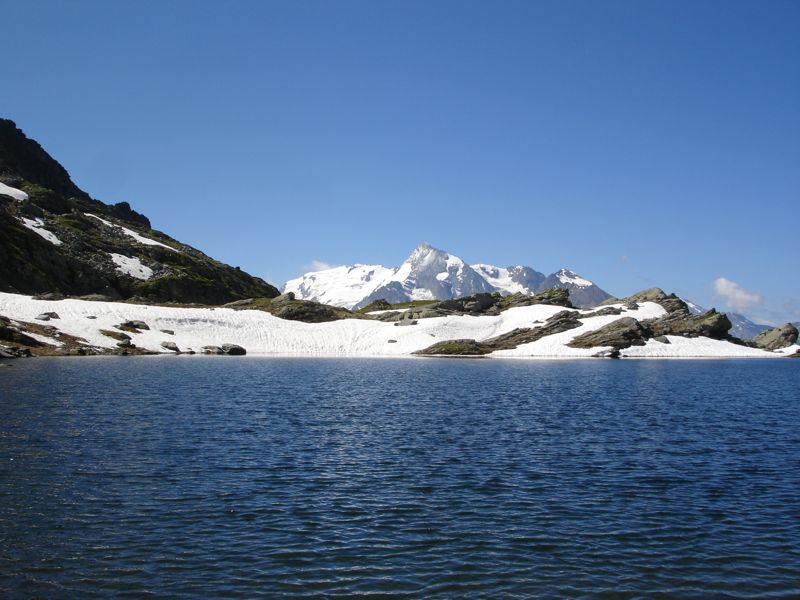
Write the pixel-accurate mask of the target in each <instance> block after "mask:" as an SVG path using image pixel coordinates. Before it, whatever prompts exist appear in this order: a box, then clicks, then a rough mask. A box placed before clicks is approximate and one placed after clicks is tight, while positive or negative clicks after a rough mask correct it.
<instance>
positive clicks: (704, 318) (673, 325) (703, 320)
mask: <svg viewBox="0 0 800 600" xmlns="http://www.w3.org/2000/svg"><path fill="white" fill-rule="evenodd" d="M642 323H643V325H644V327H645V328H646V329H647V330H648V331H649V335H650V337H658V336H662V335H680V336H683V337H709V338H711V339H714V340H724V339H727V338H728V331H729V330H730V328H731V322H730V320H729V319H728V317H727V315H725V314H723V313H718V312H717V311H716V310H714V309H713V308H712V309H711V310H709V311H708V312H707V313H705V314H702V315H697V316H695V315H692V314H691V313H689V311H688V310H686V311H684V310H676V311H673V312H671V313H668V314H666V315H664V316H663V317H659V318H657V319H649V320H647V321H643V322H642Z"/></svg>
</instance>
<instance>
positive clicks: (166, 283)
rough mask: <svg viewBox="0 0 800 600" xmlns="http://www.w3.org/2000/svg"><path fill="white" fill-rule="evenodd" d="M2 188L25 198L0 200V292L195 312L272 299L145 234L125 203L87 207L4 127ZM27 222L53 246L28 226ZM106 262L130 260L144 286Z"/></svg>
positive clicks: (252, 281) (263, 287)
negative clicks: (193, 306) (144, 303)
mask: <svg viewBox="0 0 800 600" xmlns="http://www.w3.org/2000/svg"><path fill="white" fill-rule="evenodd" d="M0 183H4V184H6V185H8V186H11V187H13V188H16V189H18V190H21V191H23V192H25V193H26V194H27V195H28V199H27V200H17V199H14V198H12V197H10V196H6V195H2V194H0V291H5V292H15V293H22V294H41V293H47V292H55V293H60V294H64V295H71V296H81V295H86V294H103V295H105V296H108V297H109V298H111V299H129V298H132V297H138V298H142V299H145V300H148V301H151V302H180V303H202V304H222V303H225V302H231V301H234V300H239V299H242V298H251V297H267V298H272V297H275V296H277V295H278V294H279V292H278V290H277V289H276V288H275V287H273V286H271V285H270V284H268V283H267V282H265V281H263V280H262V279H259V278H258V277H253V276H252V275H249V274H247V273H245V272H243V271H241V270H240V269H238V268H236V267H231V266H229V265H226V264H224V263H221V262H219V261H216V260H214V259H212V258H210V257H208V256H206V255H205V254H203V253H202V252H200V251H199V250H197V249H195V248H192V247H190V246H187V245H185V244H181V243H180V242H178V241H177V240H175V239H173V238H171V237H169V236H168V235H166V234H164V233H162V232H160V231H156V230H154V229H152V228H151V226H150V221H149V220H148V218H147V217H145V216H144V215H142V214H140V213H138V212H136V211H135V210H133V209H132V208H131V207H130V205H129V204H128V203H127V202H120V203H118V204H105V203H103V202H100V201H99V200H95V199H92V198H91V197H90V196H89V194H87V193H86V192H84V191H83V190H81V189H80V188H78V186H76V185H75V183H74V182H73V181H72V180H71V179H70V176H69V174H68V173H67V171H66V170H65V169H64V167H62V166H61V165H60V164H59V163H58V162H57V161H56V160H55V159H53V158H52V157H51V156H50V155H49V154H48V153H47V152H46V151H45V150H44V149H43V148H42V147H41V146H40V145H39V144H38V143H37V142H35V141H34V140H31V139H29V138H27V137H26V136H25V134H24V133H23V132H22V131H20V130H19V129H18V128H17V127H16V125H15V124H14V123H13V122H12V121H9V120H7V119H0ZM88 215H95V216H96V217H99V219H98V218H94V217H91V216H88ZM101 219H102V220H101ZM25 220H27V223H28V225H30V224H31V223H36V224H37V225H36V226H37V227H38V228H39V230H40V231H43V232H45V233H49V234H52V235H53V236H55V238H56V239H57V240H58V241H60V242H61V243H60V244H56V243H54V242H52V241H48V240H47V239H45V237H43V235H42V234H40V233H37V232H36V231H33V230H32V229H31V228H30V227H26V226H25V223H26V221H25ZM126 230H127V231H126ZM132 234H133V235H132ZM135 235H139V236H142V237H143V238H145V239H146V240H150V241H151V242H144V243H143V242H142V241H141V240H140V239H136V238H135ZM112 255H117V257H119V256H122V257H125V258H126V259H129V260H134V261H138V262H137V263H136V264H141V265H142V266H143V267H145V268H146V269H148V270H149V271H148V273H149V272H150V271H151V272H152V273H151V274H150V276H149V277H148V278H146V279H145V278H144V275H143V276H140V277H135V276H131V274H129V273H126V272H125V269H122V268H120V267H119V265H118V264H117V263H115V262H114V257H112ZM117 260H123V259H119V258H117ZM128 271H130V270H128Z"/></svg>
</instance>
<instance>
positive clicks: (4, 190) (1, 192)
mask: <svg viewBox="0 0 800 600" xmlns="http://www.w3.org/2000/svg"><path fill="white" fill-rule="evenodd" d="M0 196H10V197H12V198H13V199H14V200H19V201H20V202H22V201H23V200H27V199H28V194H26V193H25V192H23V191H22V190H18V189H17V188H13V187H11V186H10V185H6V184H5V183H3V182H0Z"/></svg>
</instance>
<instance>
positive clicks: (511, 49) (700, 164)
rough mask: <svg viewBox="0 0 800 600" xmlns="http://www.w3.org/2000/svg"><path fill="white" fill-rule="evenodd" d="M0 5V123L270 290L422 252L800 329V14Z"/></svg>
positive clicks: (681, 8) (431, 4) (413, 5)
mask: <svg viewBox="0 0 800 600" xmlns="http://www.w3.org/2000/svg"><path fill="white" fill-rule="evenodd" d="M0 9H1V10H0V14H2V15H3V69H2V71H3V74H2V79H1V80H0V114H2V115H3V116H5V117H8V118H11V119H14V120H15V121H16V122H17V124H18V125H19V126H20V127H21V128H22V129H23V130H24V131H25V132H26V133H27V134H28V135H29V136H31V137H33V138H35V139H37V140H39V141H40V142H41V143H42V144H43V145H44V146H45V148H46V149H47V150H48V151H50V153H51V154H52V155H53V156H54V157H56V158H57V159H58V160H59V161H61V162H62V163H63V164H64V165H65V166H66V167H67V169H68V170H69V171H70V173H71V174H72V176H73V179H74V180H75V181H76V183H77V184H78V185H80V186H81V187H83V188H84V189H85V190H86V191H88V192H89V193H90V194H92V195H93V196H94V197H96V198H99V199H101V200H104V201H107V202H119V201H122V200H127V201H129V202H130V203H131V204H132V205H133V206H134V207H135V208H136V209H137V210H139V211H141V212H144V213H145V214H147V215H148V216H149V217H150V218H151V220H152V222H153V224H154V226H155V227H156V228H158V229H161V230H163V231H166V232H168V233H170V234H171V235H173V236H174V237H176V238H178V239H180V240H182V241H184V242H187V243H190V244H193V245H195V246H196V247H198V248H200V249H202V250H204V251H205V252H206V253H208V254H210V255H212V256H214V257H216V258H219V259H220V260H223V261H225V262H228V263H231V264H234V265H240V266H241V267H242V268H244V269H246V270H247V271H249V272H251V273H254V274H256V275H260V276H263V277H265V278H267V279H269V280H271V281H273V282H275V283H277V284H279V285H280V284H281V283H283V281H284V280H286V279H288V278H290V277H294V276H297V275H299V274H300V273H301V272H303V271H304V270H306V267H307V266H308V265H309V264H311V263H312V261H324V262H326V263H330V264H346V263H354V262H362V263H372V262H374V263H383V264H386V265H397V264H399V263H400V262H401V261H402V260H403V259H404V258H405V257H406V255H407V254H408V253H409V252H410V251H411V250H412V248H413V247H414V246H415V245H416V244H417V243H419V242H421V241H428V242H430V243H431V244H433V245H435V246H437V247H439V248H442V249H445V250H448V251H450V252H452V253H454V254H457V255H459V256H461V257H462V258H464V259H465V260H467V261H468V262H486V263H493V264H497V265H508V264H520V263H521V264H527V265H530V266H532V267H534V268H536V269H538V270H540V271H544V272H548V273H549V272H552V271H554V270H556V269H558V268H560V267H562V266H568V267H571V268H572V269H574V270H576V271H577V272H579V273H580V274H582V275H584V276H586V277H589V278H590V279H593V280H595V281H596V282H597V283H598V284H600V285H601V286H602V287H604V288H605V289H607V290H608V291H610V292H611V293H613V294H616V295H624V294H628V293H631V292H634V291H636V290H638V289H641V288H643V287H648V286H651V285H658V286H660V287H663V288H664V289H666V290H669V291H675V292H678V293H680V294H682V295H685V296H687V297H689V298H691V299H693V300H695V301H696V302H698V303H701V304H703V305H706V306H712V305H713V306H717V307H720V308H725V306H726V297H723V296H719V295H716V294H715V290H714V281H715V280H717V279H718V278H721V277H724V278H726V279H728V280H730V281H731V282H733V283H734V284H736V285H738V286H739V289H740V290H741V292H742V293H739V292H738V291H737V288H730V287H721V288H720V289H721V290H722V291H724V292H725V293H726V294H727V298H728V301H732V302H734V304H735V305H736V306H738V307H739V308H740V309H742V310H743V311H744V312H745V313H746V314H748V315H750V316H752V317H756V318H760V319H768V320H771V321H785V320H787V319H789V318H791V319H792V320H797V319H800V285H798V274H799V273H800V268H798V261H797V257H798V253H799V251H800V244H798V236H797V225H798V216H800V209H799V208H798V200H800V198H799V197H798V196H800V33H798V32H800V2H796V1H780V0H770V1H769V2H760V1H752V2H733V1H728V0H725V1H721V2H698V1H694V0H692V1H675V0H670V1H663V2H653V1H646V0H631V1H628V2H612V1H608V2H596V1H572V0H563V1H561V0H559V1H554V2H537V1H534V0H527V1H523V2H516V1H510V0H505V1H502V2H489V1H488V0H487V1H485V2H468V1H465V0H458V1H452V2H451V1H436V0H433V1H420V2H399V1H398V2H389V1H383V0H370V1H364V2H353V1H331V0H324V1H310V0H303V1H299V2H298V1H295V0H291V1H285V2H268V1H261V0H257V1H256V0H254V1H244V0H242V1H230V2H223V1H219V2H201V1H176V0H170V1H168V2H163V1H158V2H141V1H137V2H132V1H131V2H107V1H105V0H103V1H91V2H90V1H71V2H67V1H60V2H59V1H38V0H26V1H24V2H20V1H14V0H8V1H6V0H0ZM731 289H733V291H731ZM747 293H749V294H750V296H747V295H746V294H747ZM742 294H745V295H742ZM757 295H758V296H760V301H757V300H758V299H757V298H756V297H755V296H757Z"/></svg>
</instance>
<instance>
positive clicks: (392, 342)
mask: <svg viewBox="0 0 800 600" xmlns="http://www.w3.org/2000/svg"><path fill="white" fill-rule="evenodd" d="M387 342H388V343H390V344H396V343H397V340H387Z"/></svg>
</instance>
